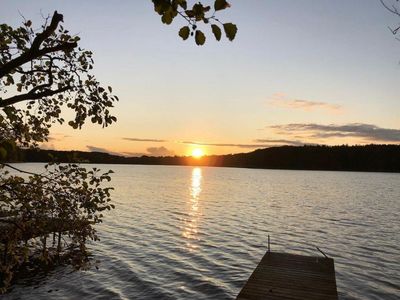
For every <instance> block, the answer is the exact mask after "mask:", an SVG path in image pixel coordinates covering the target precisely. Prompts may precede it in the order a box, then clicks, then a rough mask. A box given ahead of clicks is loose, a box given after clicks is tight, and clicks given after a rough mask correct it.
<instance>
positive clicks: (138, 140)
mask: <svg viewBox="0 0 400 300" xmlns="http://www.w3.org/2000/svg"><path fill="white" fill-rule="evenodd" d="M122 139H123V140H125V141H131V142H155V143H165V142H168V141H167V140H158V139H140V138H127V137H124V138H122Z"/></svg>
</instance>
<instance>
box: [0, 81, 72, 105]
mask: <svg viewBox="0 0 400 300" xmlns="http://www.w3.org/2000/svg"><path fill="white" fill-rule="evenodd" d="M70 89H72V87H70V86H65V87H63V88H60V89H57V90H50V89H49V90H45V91H43V92H41V93H31V92H29V93H26V94H22V95H17V96H13V97H10V98H7V99H4V100H1V101H0V107H6V106H9V105H13V104H16V103H18V102H22V101H26V100H38V99H41V98H44V97H50V96H53V95H55V94H58V93H62V92H66V91H68V90H70Z"/></svg>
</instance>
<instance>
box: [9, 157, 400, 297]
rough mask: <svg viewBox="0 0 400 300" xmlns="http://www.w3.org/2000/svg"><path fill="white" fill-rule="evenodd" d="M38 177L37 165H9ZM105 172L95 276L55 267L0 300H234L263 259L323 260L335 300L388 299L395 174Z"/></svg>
mask: <svg viewBox="0 0 400 300" xmlns="http://www.w3.org/2000/svg"><path fill="white" fill-rule="evenodd" d="M19 167H24V168H25V169H29V170H38V169H40V168H41V167H42V165H40V164H20V165H19ZM100 167H101V168H102V169H107V170H108V169H110V168H111V169H113V170H114V171H115V174H114V176H113V180H112V185H113V186H114V187H115V191H114V204H115V205H116V209H115V210H114V211H112V212H111V213H109V214H107V216H106V218H105V221H104V223H103V224H101V225H100V226H98V231H99V235H100V238H101V242H98V243H96V244H94V245H93V246H91V249H92V251H93V253H94V254H95V259H99V260H100V261H101V263H100V265H99V267H100V268H99V270H96V269H95V268H93V269H91V270H89V271H80V272H71V270H70V269H69V268H58V269H56V270H55V271H53V272H52V273H51V274H48V275H47V276H45V277H44V276H41V275H38V276H37V277H36V278H33V279H29V280H21V281H19V282H18V283H17V285H15V286H14V288H13V290H12V291H11V292H10V293H9V294H7V295H5V296H3V297H4V299H79V298H81V299H234V298H235V297H236V295H237V294H238V293H239V291H240V289H241V287H242V286H243V285H244V283H245V282H246V280H247V279H248V277H249V276H250V274H251V272H252V271H253V269H254V268H255V267H256V265H257V263H258V262H259V260H260V259H261V257H262V256H263V254H264V253H265V251H266V245H267V236H268V234H269V235H271V247H272V250H273V251H284V252H292V253H299V254H306V255H307V254H309V255H320V253H319V252H318V251H317V250H316V249H315V246H318V247H320V248H321V249H323V250H324V252H326V253H327V254H328V255H329V256H331V257H333V258H334V259H335V267H336V280H337V285H338V291H339V296H340V298H341V299H399V295H400V264H399V261H400V233H399V232H400V174H385V173H357V172H323V171H284V170H256V169H236V168H207V167H206V168H205V167H201V168H195V167H175V166H138V165H137V166H136V165H135V166H129V165H101V166H100Z"/></svg>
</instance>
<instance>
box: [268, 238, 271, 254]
mask: <svg viewBox="0 0 400 300" xmlns="http://www.w3.org/2000/svg"><path fill="white" fill-rule="evenodd" d="M268 252H271V248H270V242H269V234H268Z"/></svg>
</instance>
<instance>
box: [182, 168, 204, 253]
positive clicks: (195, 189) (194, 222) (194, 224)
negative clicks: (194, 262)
mask: <svg viewBox="0 0 400 300" xmlns="http://www.w3.org/2000/svg"><path fill="white" fill-rule="evenodd" d="M201 180H202V174H201V168H194V169H193V170H192V178H191V184H190V198H189V201H188V205H189V207H188V209H189V212H188V215H189V217H188V219H186V220H185V228H184V230H183V233H182V234H183V236H184V237H185V238H186V239H187V242H186V246H187V248H188V250H189V251H193V250H195V249H196V248H197V245H196V244H195V243H194V241H196V240H199V238H198V236H197V233H198V229H197V228H198V222H199V218H200V214H199V198H200V193H201Z"/></svg>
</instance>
